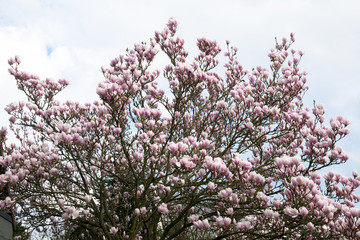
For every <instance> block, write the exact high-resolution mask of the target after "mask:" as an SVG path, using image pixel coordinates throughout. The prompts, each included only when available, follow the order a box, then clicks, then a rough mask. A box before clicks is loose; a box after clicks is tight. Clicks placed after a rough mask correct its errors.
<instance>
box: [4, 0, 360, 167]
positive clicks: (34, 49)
mask: <svg viewBox="0 0 360 240" xmlns="http://www.w3.org/2000/svg"><path fill="white" fill-rule="evenodd" d="M359 7H360V2H359V1H356V0H343V1H335V0H317V1H310V0H293V1H286V0H266V1H265V0H253V1H236V0H229V1H210V0H208V1H204V0H199V1H193V0H192V1H190V0H184V1H181V2H173V1H159V0H154V1H145V0H142V1H115V0H113V1H111V0H108V1H85V0H79V1H72V0H63V1H45V0H13V1H7V2H6V4H5V2H4V1H0V16H1V17H0V53H1V55H0V81H1V86H2V87H1V88H0V94H1V96H2V99H3V101H1V102H0V109H3V108H4V107H5V105H6V104H7V103H8V102H11V101H16V100H18V99H19V98H21V94H20V93H19V91H16V87H15V86H14V81H13V80H12V79H11V77H10V76H9V74H8V73H7V59H8V58H9V57H12V56H14V55H15V54H18V55H20V56H21V58H22V60H23V64H22V66H21V68H22V69H24V70H26V71H29V72H32V73H36V74H39V75H40V77H42V78H46V77H50V78H54V79H57V78H66V79H68V80H69V81H70V82H71V85H70V86H69V87H68V88H67V89H66V90H65V91H64V92H63V93H61V94H60V95H59V97H60V98H61V99H67V98H72V99H74V100H77V101H81V102H84V101H92V100H93V99H95V98H96V97H97V96H96V94H95V89H96V87H97V83H98V82H99V81H101V80H102V78H103V76H102V74H101V71H100V66H102V65H107V64H108V63H109V61H110V60H111V59H112V58H114V57H116V56H118V54H120V53H123V52H124V50H125V49H126V48H127V47H131V46H133V43H135V42H140V41H147V40H148V39H149V38H150V37H152V36H153V32H154V31H155V30H161V29H162V28H163V27H164V24H165V23H166V22H167V20H168V19H169V18H170V17H174V18H175V19H177V20H178V21H179V22H180V25H179V35H180V36H181V37H183V38H185V41H186V42H185V46H186V48H188V50H189V51H190V53H192V56H194V55H195V54H193V53H194V52H195V51H196V49H197V48H196V46H195V43H196V38H198V37H202V36H206V37H208V38H210V39H216V40H217V41H218V42H219V43H220V44H222V46H223V47H224V46H225V44H224V43H225V40H227V39H229V40H231V43H232V44H233V45H235V46H237V47H238V48H239V60H240V61H241V62H242V63H243V65H244V66H245V67H246V68H252V67H254V66H257V65H263V66H267V65H268V58H267V52H268V51H269V50H270V48H272V47H273V45H274V37H278V38H282V37H286V36H288V34H289V33H290V32H295V34H296V38H297V42H296V43H295V45H294V48H297V49H302V50H304V51H305V56H304V58H303V59H302V64H301V67H302V69H304V70H306V71H307V72H308V73H309V75H308V76H309V77H308V84H309V86H310V89H309V91H308V93H307V94H306V96H305V104H306V105H307V106H310V107H311V106H312V100H313V99H316V100H317V102H322V103H324V105H325V107H326V109H327V116H329V117H331V116H336V115H344V116H346V117H347V118H349V119H350V120H351V121H352V122H353V124H352V125H351V130H352V132H353V133H352V136H351V135H350V137H349V138H348V139H349V141H346V140H344V145H345V147H344V148H345V150H348V151H349V152H351V153H352V155H353V156H354V157H356V156H359V155H360V150H358V147H357V144H358V143H357V141H358V140H357V139H359V138H360V112H359V103H360V97H359V96H360V81H359V74H358V71H359V70H358V68H359V66H360V45H359V44H358V43H359V42H360V31H359V28H358V23H359V22H360V15H359V14H358V9H359ZM165 63H166V59H165V57H164V56H161V55H160V56H159V58H158V59H157V62H156V63H155V67H161V66H163V65H164V64H165ZM165 85H166V84H165V83H163V86H165ZM22 98H23V97H22ZM0 111H2V110H0ZM6 119H7V117H6V113H5V112H4V111H2V112H1V117H0V123H1V125H5V124H6ZM350 140H351V141H350ZM340 145H341V144H340ZM356 164H357V165H356V167H357V168H360V160H358V159H357V160H356Z"/></svg>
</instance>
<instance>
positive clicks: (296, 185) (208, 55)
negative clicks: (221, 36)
mask: <svg viewBox="0 0 360 240" xmlns="http://www.w3.org/2000/svg"><path fill="white" fill-rule="evenodd" d="M176 28H177V22H176V21H175V20H173V19H170V20H169V22H168V24H167V27H166V28H165V29H164V30H163V31H162V32H156V33H155V38H154V40H151V41H150V43H140V44H136V45H135V47H134V48H133V49H131V50H128V51H127V53H126V54H125V55H120V56H119V57H118V58H115V59H114V60H112V61H111V63H110V67H109V68H102V72H103V74H104V77H105V80H104V81H103V82H101V83H100V84H99V87H98V89H97V94H98V95H99V97H100V99H99V100H98V101H96V102H95V103H93V104H88V103H87V104H84V105H82V104H79V103H76V102H71V101H67V102H64V103H61V102H59V101H56V100H55V98H54V97H55V95H56V94H57V93H59V92H60V91H61V90H63V89H64V88H65V87H66V86H67V85H68V82H67V81H66V80H59V81H58V82H54V81H52V80H49V79H46V80H40V79H39V78H38V77H37V76H35V75H31V74H28V73H25V72H22V71H20V70H19V68H18V66H19V64H20V60H19V58H18V57H16V58H15V59H10V60H9V64H10V66H11V68H10V74H11V75H13V76H14V77H15V79H16V83H17V86H18V88H19V89H20V90H21V91H22V92H24V93H25V95H26V96H27V98H28V101H27V102H19V103H12V104H10V105H8V106H7V108H6V110H7V112H8V113H9V114H10V115H11V117H10V130H11V131H12V132H13V133H14V134H15V136H16V137H17V139H18V141H17V143H12V144H10V143H7V142H6V140H5V139H6V130H5V129H4V128H3V129H2V130H1V137H0V139H1V151H2V152H1V153H2V156H1V157H0V164H1V166H2V168H3V169H5V170H4V173H3V174H2V175H0V187H1V188H3V189H9V190H8V191H7V196H6V197H4V198H3V200H2V201H1V202H0V207H1V208H2V209H5V210H9V209H12V211H13V212H14V214H15V216H16V218H17V219H18V220H19V221H21V222H22V223H23V226H27V227H29V230H31V229H33V230H34V229H36V230H37V231H39V232H40V233H41V234H44V235H46V234H47V235H50V236H51V237H52V238H54V239H60V238H66V239H79V238H90V239H102V238H104V239H149V240H150V239H154V240H155V239H161V240H163V239H325V238H327V239H360V231H359V228H360V209H357V208H355V203H356V202H358V201H359V200H360V196H359V195H356V194H355V193H354V190H355V189H356V188H357V187H358V186H359V185H360V177H359V176H358V173H357V172H355V171H354V172H353V176H351V177H344V176H342V175H340V174H338V173H335V172H328V173H327V174H325V175H324V176H323V177H322V176H321V175H320V174H319V173H318V170H320V169H323V168H326V167H329V166H332V165H336V164H341V163H344V162H345V161H347V160H348V156H347V155H346V154H345V153H344V152H343V151H342V149H341V148H340V147H339V146H337V142H338V141H339V140H340V139H341V138H343V137H344V136H345V135H346V134H348V133H349V130H348V129H347V128H346V126H347V125H348V124H349V121H348V120H346V119H344V118H343V117H337V118H332V119H330V125H327V124H325V121H324V112H325V111H324V108H323V106H322V105H315V106H314V109H312V112H310V110H309V109H308V108H304V107H303V104H302V97H303V94H304V92H305V91H306V89H307V86H306V85H305V83H306V72H303V71H301V70H300V69H299V62H300V59H301V56H302V52H301V51H299V52H296V51H294V50H291V49H290V45H291V44H292V43H293V42H294V41H295V40H294V35H293V34H291V38H290V40H286V39H283V41H282V42H281V43H278V42H277V43H276V46H275V48H274V49H272V50H271V52H270V54H269V58H270V69H266V68H263V67H257V68H255V69H253V70H252V71H247V70H245V69H243V67H242V66H241V65H240V63H239V62H238V60H237V58H236V54H237V49H236V48H235V47H231V46H230V43H229V42H227V51H225V57H226V59H227V60H226V63H225V66H224V71H225V72H224V74H219V73H217V72H216V71H215V68H216V67H217V65H218V60H217V58H216V57H217V55H218V54H219V53H220V51H221V49H220V47H219V46H218V44H217V43H216V42H215V41H211V40H208V39H205V38H200V39H198V42H197V45H198V48H199V50H200V51H199V54H198V55H197V56H196V57H195V59H194V60H193V61H191V62H189V61H190V60H188V59H187V56H188V52H187V51H186V50H185V49H184V47H183V46H184V40H183V39H180V38H178V37H175V33H176ZM156 46H159V47H160V49H161V51H163V52H164V53H165V54H166V55H167V56H168V57H169V65H168V66H166V67H165V69H164V71H163V77H164V78H165V79H167V80H168V82H169V89H170V91H171V96H170V95H166V94H165V93H164V90H163V89H160V88H159V87H158V82H157V79H158V77H159V76H160V71H151V70H149V67H150V64H151V63H152V62H153V60H154V57H155V55H156V54H157V53H158V51H159V50H157V49H156ZM322 179H323V182H322Z"/></svg>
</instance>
